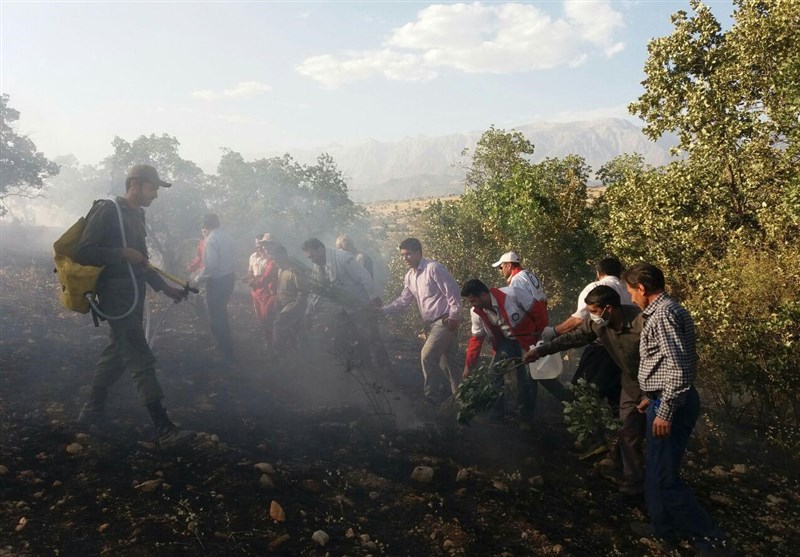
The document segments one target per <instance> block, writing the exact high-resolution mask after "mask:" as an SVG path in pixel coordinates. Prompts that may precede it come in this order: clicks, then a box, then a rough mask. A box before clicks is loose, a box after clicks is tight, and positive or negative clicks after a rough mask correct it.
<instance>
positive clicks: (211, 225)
mask: <svg viewBox="0 0 800 557" xmlns="http://www.w3.org/2000/svg"><path fill="white" fill-rule="evenodd" d="M203 228H205V229H207V230H214V229H215V228H219V217H218V216H217V215H215V214H214V213H209V214H207V215H206V216H204V217H203Z"/></svg>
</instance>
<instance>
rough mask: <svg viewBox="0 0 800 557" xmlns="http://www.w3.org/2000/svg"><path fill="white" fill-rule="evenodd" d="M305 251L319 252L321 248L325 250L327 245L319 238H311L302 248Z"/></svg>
mask: <svg viewBox="0 0 800 557" xmlns="http://www.w3.org/2000/svg"><path fill="white" fill-rule="evenodd" d="M300 247H301V249H302V250H303V251H311V250H318V249H320V248H322V249H325V244H323V243H322V242H320V241H319V240H318V239H317V238H309V239H308V240H306V241H305V242H303V245H302V246H300Z"/></svg>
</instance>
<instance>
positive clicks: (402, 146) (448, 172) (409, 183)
mask: <svg viewBox="0 0 800 557" xmlns="http://www.w3.org/2000/svg"><path fill="white" fill-rule="evenodd" d="M508 131H519V132H521V133H522V134H523V135H524V136H525V137H526V138H527V139H529V140H530V141H531V142H532V143H533V144H534V153H533V155H532V156H531V157H530V160H531V162H534V163H536V162H540V161H542V160H544V159H545V158H562V157H564V156H566V155H570V154H574V155H579V156H582V157H583V158H584V159H585V160H586V163H587V164H588V165H589V166H590V167H591V168H592V170H593V171H595V172H596V171H597V170H598V169H599V168H600V167H601V166H602V165H603V164H605V163H606V162H608V161H610V160H611V159H613V158H614V157H617V156H619V155H621V154H625V153H639V154H641V155H642V156H643V157H644V159H645V162H647V163H648V164H651V165H654V166H660V165H663V164H667V163H668V162H669V161H670V160H671V159H672V157H671V155H670V151H669V149H670V147H672V146H674V145H675V144H676V143H677V141H676V140H675V138H674V137H671V136H667V137H665V138H662V139H661V140H659V141H655V142H654V141H651V140H650V139H648V138H647V137H646V136H645V135H644V134H643V133H642V129H641V128H639V127H637V126H635V125H634V124H633V123H631V122H629V121H628V120H623V119H621V118H604V119H598V120H581V121H575V122H533V123H530V124H525V125H520V126H516V127H514V128H509V130H508ZM483 133H484V132H483V131H469V132H464V133H451V134H446V135H441V136H429V135H422V134H420V135H417V136H406V137H404V138H402V139H400V140H396V141H381V140H377V139H374V138H369V139H365V140H362V141H358V142H353V143H349V144H342V143H332V144H329V145H328V146H326V147H324V148H321V149H296V150H293V151H290V154H291V155H292V156H293V157H294V158H295V159H297V160H298V161H299V162H303V163H313V162H314V161H315V159H316V157H317V156H318V155H319V153H320V152H325V153H328V154H330V155H331V156H332V157H333V158H334V160H335V161H336V164H337V166H338V167H339V169H340V170H341V171H342V172H343V173H344V174H345V176H346V177H347V180H348V185H349V188H350V192H351V197H352V198H353V199H354V200H356V201H378V200H394V199H397V200H402V199H410V198H414V197H428V196H439V195H449V194H457V193H461V192H462V191H463V187H464V186H463V178H464V175H465V173H466V166H467V165H468V163H469V157H462V155H461V153H462V151H463V150H464V149H469V151H470V152H471V151H472V150H473V149H474V147H475V146H476V145H477V143H478V140H479V139H480V137H481V135H482V134H483Z"/></svg>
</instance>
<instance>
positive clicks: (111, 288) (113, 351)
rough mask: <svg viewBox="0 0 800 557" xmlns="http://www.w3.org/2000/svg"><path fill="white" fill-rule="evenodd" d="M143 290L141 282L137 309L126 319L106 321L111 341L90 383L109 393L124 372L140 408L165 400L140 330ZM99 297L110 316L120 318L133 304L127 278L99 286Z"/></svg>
mask: <svg viewBox="0 0 800 557" xmlns="http://www.w3.org/2000/svg"><path fill="white" fill-rule="evenodd" d="M145 288H146V285H145V283H144V281H141V282H140V283H139V300H138V303H137V305H136V309H134V310H133V312H132V313H131V314H130V315H129V316H127V317H125V318H124V319H111V320H109V321H108V325H109V327H110V328H111V339H110V340H111V342H110V343H109V345H108V346H107V347H106V349H105V350H103V353H102V354H101V355H100V359H99V360H98V362H97V366H96V367H95V371H94V381H93V383H92V386H93V387H95V388H98V389H103V390H108V389H109V388H110V387H111V386H112V385H113V384H114V383H116V382H117V380H118V379H119V378H120V377H121V376H122V374H123V373H125V372H126V371H127V372H128V373H129V374H130V375H131V378H132V379H133V383H134V384H135V385H136V391H137V394H138V395H139V400H140V401H141V403H142V404H143V405H147V404H150V403H152V402H156V401H158V400H161V399H162V398H164V393H163V391H162V390H161V385H160V384H159V382H158V379H157V378H156V357H155V356H154V355H153V352H152V351H151V350H150V346H149V345H148V344H147V339H146V338H145V335H144V327H142V319H143V317H144V296H145V293H146V291H145ZM98 296H99V298H100V309H101V310H102V311H103V312H105V313H106V314H108V315H112V316H117V315H123V314H124V313H125V312H127V311H128V310H129V309H130V307H131V305H132V304H133V301H134V296H133V286H132V284H131V281H130V279H129V278H120V279H111V280H108V281H106V283H104V284H103V285H102V286H101V288H100V290H99V293H98Z"/></svg>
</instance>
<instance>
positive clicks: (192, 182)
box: [101, 134, 208, 272]
mask: <svg viewBox="0 0 800 557" xmlns="http://www.w3.org/2000/svg"><path fill="white" fill-rule="evenodd" d="M111 144H112V147H113V148H114V152H113V153H112V154H111V155H110V156H109V157H107V158H106V159H105V160H104V161H103V163H102V165H101V166H102V172H103V174H104V175H105V176H106V177H107V180H108V181H109V183H110V184H112V187H113V190H114V193H115V194H117V195H122V194H123V193H124V191H125V190H124V188H125V186H124V184H125V177H126V175H127V172H128V169H129V168H130V167H131V166H133V165H134V164H151V165H153V166H154V167H155V168H156V169H157V170H158V173H159V176H160V177H161V179H163V180H165V181H167V182H170V183H172V187H171V188H169V189H162V190H160V191H159V197H160V198H161V199H159V200H157V201H156V202H155V203H153V205H152V206H151V207H150V208H148V209H147V235H148V236H147V238H148V241H149V242H150V244H151V246H152V248H153V249H154V250H155V254H157V255H158V256H160V258H161V259H162V261H161V263H162V264H163V265H164V266H165V267H166V268H167V269H168V270H170V271H174V272H181V271H183V269H180V268H179V264H178V262H179V260H180V259H181V257H182V255H183V254H182V253H181V249H182V248H181V246H182V244H183V242H184V240H187V239H190V238H193V237H199V235H200V234H199V229H200V220H201V218H202V216H203V214H204V213H205V212H206V211H207V208H206V204H205V202H204V195H203V194H204V191H205V188H206V184H207V183H208V178H207V177H206V175H205V174H204V173H203V171H202V170H201V169H200V167H198V166H197V165H196V164H195V163H193V162H191V161H189V160H186V159H183V158H181V156H180V154H179V147H180V142H179V141H178V140H177V139H176V138H175V137H172V136H169V135H166V134H164V135H160V136H157V135H155V134H153V135H150V136H144V135H142V136H140V137H138V138H137V139H135V140H133V141H132V142H128V141H126V140H124V139H122V138H120V137H115V138H114V140H113V141H112V143H111ZM155 254H154V255H155Z"/></svg>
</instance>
